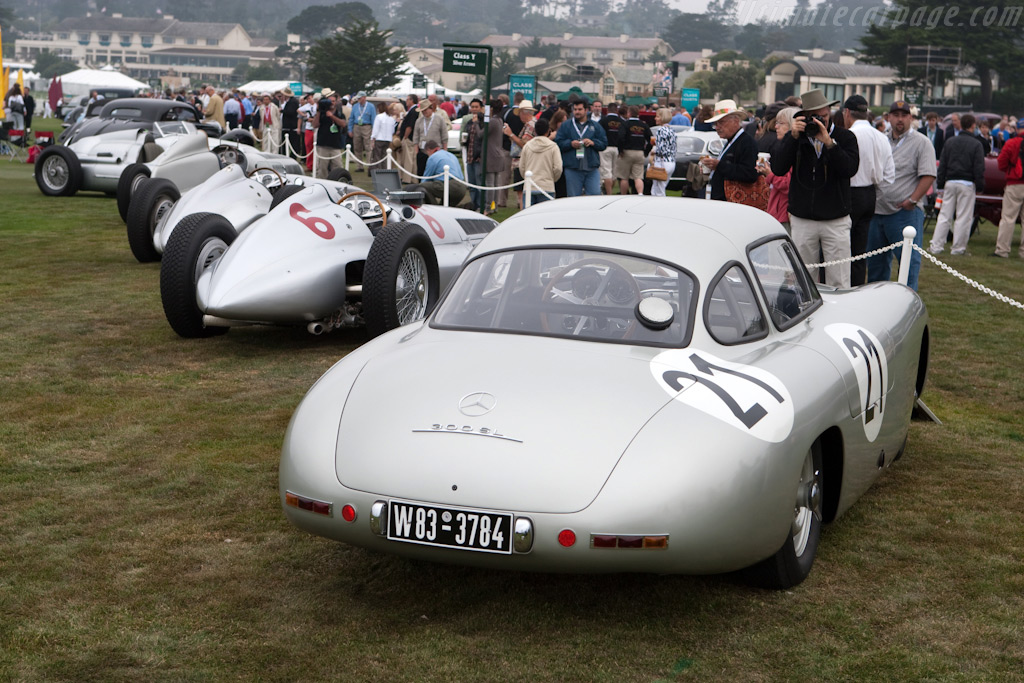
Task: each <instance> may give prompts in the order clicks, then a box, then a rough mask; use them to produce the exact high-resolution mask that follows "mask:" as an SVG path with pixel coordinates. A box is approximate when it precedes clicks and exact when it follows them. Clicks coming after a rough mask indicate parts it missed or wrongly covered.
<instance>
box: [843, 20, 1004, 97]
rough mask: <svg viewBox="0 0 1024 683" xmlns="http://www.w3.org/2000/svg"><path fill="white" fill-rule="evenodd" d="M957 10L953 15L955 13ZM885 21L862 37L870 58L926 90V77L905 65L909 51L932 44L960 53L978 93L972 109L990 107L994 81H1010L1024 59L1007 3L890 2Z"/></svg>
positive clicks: (917, 69)
mask: <svg viewBox="0 0 1024 683" xmlns="http://www.w3.org/2000/svg"><path fill="white" fill-rule="evenodd" d="M954 10H955V13H954ZM883 16H884V18H883V19H880V20H879V21H877V22H873V23H872V25H871V26H869V27H868V32H867V35H865V36H864V37H862V38H861V42H862V44H863V45H864V49H865V51H866V52H867V54H868V55H869V59H870V60H871V61H873V62H874V63H876V64H881V65H882V66H888V67H891V68H893V69H895V70H896V71H897V72H898V73H899V74H900V76H901V77H902V78H904V79H907V80H909V81H912V82H914V83H915V84H916V85H918V86H922V87H923V86H925V85H926V83H925V82H924V78H925V72H924V70H923V69H922V68H920V67H908V66H907V48H908V47H909V46H912V45H931V46H942V47H950V48H961V49H962V50H963V61H964V63H965V64H966V65H967V66H969V67H971V68H972V69H973V70H974V73H975V75H976V77H977V78H978V80H979V81H980V83H981V89H980V91H979V93H978V97H977V99H976V100H975V101H974V103H973V104H974V106H976V107H978V108H988V107H990V106H991V104H992V78H993V75H994V74H995V73H996V72H999V73H1002V74H1004V75H1007V76H1010V75H1012V74H1013V73H1014V72H1015V71H1016V67H1017V66H1018V65H1019V64H1020V62H1021V60H1022V59H1024V48H1022V45H1021V42H1020V27H1019V23H1020V19H1021V7H1020V6H1019V5H1013V4H1011V2H1009V1H1008V0H984V1H982V0H964V1H963V2H960V3H958V4H956V5H945V4H942V3H940V2H938V1H937V0H894V4H893V6H892V7H890V8H889V9H888V12H887V13H886V14H885V15H883Z"/></svg>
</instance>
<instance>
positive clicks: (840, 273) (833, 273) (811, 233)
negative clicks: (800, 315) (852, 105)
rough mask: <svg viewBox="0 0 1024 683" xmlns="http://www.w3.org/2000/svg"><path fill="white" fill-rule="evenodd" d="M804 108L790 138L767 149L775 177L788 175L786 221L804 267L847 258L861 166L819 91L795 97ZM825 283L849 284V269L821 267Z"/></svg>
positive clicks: (852, 144)
mask: <svg viewBox="0 0 1024 683" xmlns="http://www.w3.org/2000/svg"><path fill="white" fill-rule="evenodd" d="M800 98H801V100H802V101H803V110H801V111H800V113H799V114H798V115H797V116H796V117H794V119H793V126H792V129H791V131H790V134H789V135H787V136H785V137H784V138H782V139H781V140H779V141H778V143H777V144H776V145H775V147H774V149H773V150H772V158H771V167H772V173H774V174H775V175H785V174H786V172H787V171H789V170H790V169H792V170H793V177H792V180H791V181H790V186H789V218H790V225H791V226H792V231H793V233H792V234H793V242H795V243H796V247H797V249H798V250H799V252H800V257H801V258H802V259H803V260H804V263H817V262H818V259H819V249H820V254H821V255H823V256H824V258H825V260H826V261H836V260H840V259H846V258H849V257H850V227H851V225H852V221H851V219H850V205H851V202H850V178H852V177H853V176H854V174H855V173H857V168H858V167H859V166H860V150H859V148H858V146H857V137H856V136H855V135H854V134H853V133H851V132H850V131H848V130H845V129H837V128H835V127H834V126H833V124H832V119H831V115H832V107H834V106H835V105H837V104H839V101H838V100H835V101H832V102H829V101H827V100H826V99H825V95H824V94H823V93H822V92H821V90H818V89H815V90H810V91H808V92H805V93H802V94H801V95H800ZM825 282H826V283H827V284H829V285H833V286H836V287H841V288H844V289H845V288H848V287H849V286H850V266H849V265H847V264H845V263H843V264H839V265H834V266H827V267H826V268H825Z"/></svg>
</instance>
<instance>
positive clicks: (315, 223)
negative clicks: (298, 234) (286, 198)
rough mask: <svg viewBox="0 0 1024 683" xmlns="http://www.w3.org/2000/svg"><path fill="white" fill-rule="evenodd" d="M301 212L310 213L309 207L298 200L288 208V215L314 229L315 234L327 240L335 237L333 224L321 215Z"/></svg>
mask: <svg viewBox="0 0 1024 683" xmlns="http://www.w3.org/2000/svg"><path fill="white" fill-rule="evenodd" d="M300 213H309V209H307V208H306V207H304V206H303V205H302V204H299V203H298V202H295V203H294V204H292V205H291V206H290V207H289V208H288V215H290V216H291V217H292V218H294V219H295V220H297V221H298V222H300V223H302V224H303V225H305V226H306V227H307V228H309V229H310V230H312V231H313V234H315V235H318V236H320V237H323V238H324V239H325V240H333V239H334V235H335V232H334V226H333V225H331V224H330V223H328V222H327V221H326V220H324V219H323V218H320V217H319V216H300V215H299V214H300Z"/></svg>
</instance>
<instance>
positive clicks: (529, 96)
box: [508, 74, 537, 102]
mask: <svg viewBox="0 0 1024 683" xmlns="http://www.w3.org/2000/svg"><path fill="white" fill-rule="evenodd" d="M517 92H521V93H523V99H526V100H530V101H531V102H536V101H537V77H536V76H531V75H528V74H511V75H510V76H509V77H508V96H509V99H510V100H512V101H513V102H514V101H515V97H516V93H517Z"/></svg>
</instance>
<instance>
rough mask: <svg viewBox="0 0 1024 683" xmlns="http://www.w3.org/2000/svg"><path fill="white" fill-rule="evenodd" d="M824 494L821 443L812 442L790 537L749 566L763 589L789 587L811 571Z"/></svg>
mask: <svg viewBox="0 0 1024 683" xmlns="http://www.w3.org/2000/svg"><path fill="white" fill-rule="evenodd" d="M823 495H824V483H823V479H822V474H821V443H820V442H819V441H815V442H814V444H813V445H812V446H811V449H810V450H809V451H808V452H807V456H806V457H805V458H804V464H803V467H802V468H801V470H800V480H799V482H797V486H796V496H795V502H794V504H793V524H792V526H791V527H790V530H789V536H788V537H787V538H786V542H785V543H783V544H782V547H781V548H779V550H778V551H777V552H776V553H775V554H774V555H772V556H771V557H769V558H768V559H766V560H763V561H761V562H759V563H758V564H756V565H754V566H753V567H751V568H750V569H749V575H750V578H751V580H752V582H753V583H756V584H757V585H760V586H764V587H765V588H776V589H784V588H791V587H793V586H795V585H797V584H799V583H800V582H802V581H803V580H804V579H806V578H807V575H808V574H810V573H811V566H812V565H813V564H814V556H815V554H816V553H817V552H818V541H819V540H820V539H821V516H822V507H823Z"/></svg>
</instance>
